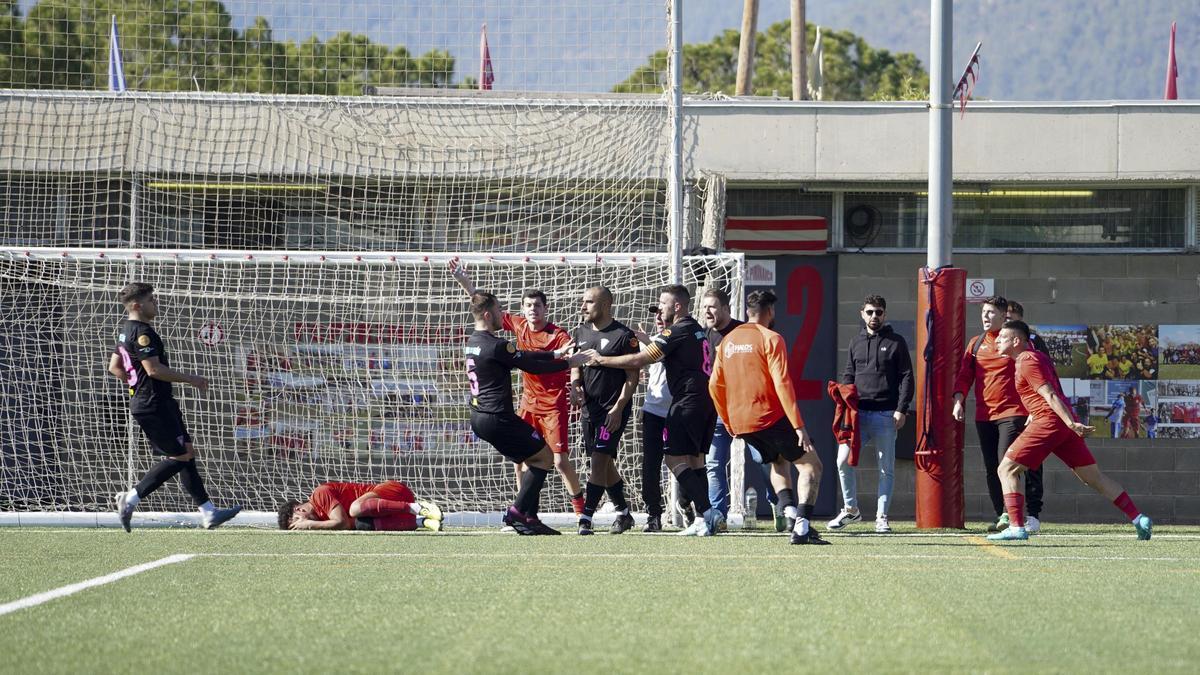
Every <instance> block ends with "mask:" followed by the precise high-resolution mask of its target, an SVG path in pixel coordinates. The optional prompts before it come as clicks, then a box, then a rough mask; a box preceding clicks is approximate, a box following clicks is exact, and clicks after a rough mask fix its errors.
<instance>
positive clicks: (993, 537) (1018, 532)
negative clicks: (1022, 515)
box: [988, 527, 1029, 541]
mask: <svg viewBox="0 0 1200 675" xmlns="http://www.w3.org/2000/svg"><path fill="white" fill-rule="evenodd" d="M1028 538H1029V531H1028V530H1026V529H1025V528H1023V527H1007V528H1005V529H1004V530H1002V531H1000V532H997V533H996V534H989V535H988V541H1025V540H1026V539H1028Z"/></svg>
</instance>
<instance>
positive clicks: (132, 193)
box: [125, 176, 138, 490]
mask: <svg viewBox="0 0 1200 675" xmlns="http://www.w3.org/2000/svg"><path fill="white" fill-rule="evenodd" d="M137 221H138V181H137V176H133V178H132V179H131V180H130V186H129V248H137V231H138V228H137ZM134 265H135V263H134V262H133V261H130V262H129V265H128V269H129V281H130V282H134V281H137V279H136V278H135V274H136V272H137V269H136V268H135V267H134ZM125 447H126V464H127V476H128V480H126V483H125V489H126V490H130V489H133V486H134V484H135V483H136V482H137V481H136V480H135V479H136V478H137V473H136V469H135V466H134V461H133V456H134V452H135V451H136V449H137V430H135V429H134V425H133V417H132V416H129V417H127V418H126V420H125Z"/></svg>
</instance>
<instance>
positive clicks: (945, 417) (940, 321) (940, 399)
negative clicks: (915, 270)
mask: <svg viewBox="0 0 1200 675" xmlns="http://www.w3.org/2000/svg"><path fill="white" fill-rule="evenodd" d="M919 274H920V280H919V287H918V289H917V364H916V375H917V406H916V407H917V448H916V457H915V460H916V461H915V464H916V467H917V527H919V528H939V527H950V528H962V527H964V526H965V525H966V520H965V517H964V513H963V512H964V503H963V458H962V454H963V453H962V449H963V425H962V423H960V422H955V421H954V418H953V417H952V415H951V411H952V410H953V407H954V406H953V402H954V379H955V378H956V377H957V376H958V363H959V358H960V357H961V356H962V349H963V339H964V336H965V333H966V306H965V301H966V282H967V271H966V270H961V269H955V268H953V267H943V268H941V269H938V270H930V269H928V268H922V269H921V271H920V273H919Z"/></svg>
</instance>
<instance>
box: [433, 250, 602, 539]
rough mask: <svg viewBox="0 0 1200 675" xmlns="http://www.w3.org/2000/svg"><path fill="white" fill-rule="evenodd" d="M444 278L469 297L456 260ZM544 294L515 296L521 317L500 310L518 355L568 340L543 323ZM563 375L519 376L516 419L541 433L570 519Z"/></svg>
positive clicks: (578, 505) (575, 495)
mask: <svg viewBox="0 0 1200 675" xmlns="http://www.w3.org/2000/svg"><path fill="white" fill-rule="evenodd" d="M449 267H450V274H451V275H452V276H453V277H454V280H455V281H457V282H458V284H459V285H460V286H462V288H463V290H464V291H466V292H467V296H468V297H469V296H471V295H474V293H475V290H476V289H475V284H474V283H473V282H472V281H471V277H470V275H468V274H467V268H466V264H465V263H463V262H462V261H461V260H459V259H458V258H455V259H453V260H451V261H450V263H449ZM547 310H548V307H547V303H546V294H545V293H543V292H542V291H540V290H537V289H532V288H531V289H528V290H526V291H525V293H524V294H523V295H522V297H521V312H522V314H509V313H508V312H502V313H501V317H500V323H501V325H502V326H503V328H504V330H507V331H510V332H512V333H513V334H514V335H516V336H517V349H520V350H521V351H526V352H531V351H547V352H550V351H555V350H560V351H561V350H563V349H564V348H566V347H567V346H568V345H569V344H570V342H571V337H570V336H569V335H568V334H567V332H566V331H564V330H563V329H561V328H559V327H558V326H556V325H554V324H553V323H550V322H549V321H548V320H547V318H546V317H547ZM567 375H568V374H567V372H566V371H562V372H553V373H544V374H534V373H522V375H521V406H520V408H519V409H518V411H517V416H518V417H520V418H521V419H523V420H525V421H526V422H527V423H529V425H530V426H532V427H533V428H534V429H537V430H538V432H539V433H541V434H542V438H544V439H546V443H547V444H548V445H549V446H550V451H551V452H553V453H554V468H555V469H558V473H559V474H560V475H561V476H562V479H563V485H564V486H565V487H566V489H567V494H568V495H569V496H570V497H571V508H572V509H573V510H574V511H575V515H576V516H578V515H579V514H581V513H583V501H584V500H583V488H582V487H580V485H579V474H577V473H576V472H575V465H574V464H572V463H571V456H570V453H571V445H570V443H569V442H568V437H567V428H568V424H567V419H568V416H569V415H570V403H569V400H568V398H567ZM514 469H515V470H516V474H517V487H518V488H520V487H521V485H520V477H521V471H522V467H521V466H520V465H517V466H515V467H514Z"/></svg>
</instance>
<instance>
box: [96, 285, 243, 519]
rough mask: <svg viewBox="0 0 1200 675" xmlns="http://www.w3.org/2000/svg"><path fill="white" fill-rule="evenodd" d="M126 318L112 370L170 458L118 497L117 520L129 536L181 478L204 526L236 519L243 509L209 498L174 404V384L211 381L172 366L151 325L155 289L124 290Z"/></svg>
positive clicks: (202, 388)
mask: <svg viewBox="0 0 1200 675" xmlns="http://www.w3.org/2000/svg"><path fill="white" fill-rule="evenodd" d="M119 299H120V301H121V304H122V305H124V306H125V311H126V313H127V318H126V319H125V320H124V321H122V322H121V325H120V326H119V327H118V329H117V333H118V334H117V344H116V347H114V348H113V353H112V356H110V357H109V360H108V372H109V373H111V374H112V376H113V377H115V378H117V379H118V380H120V381H121V382H123V383H125V385H126V386H128V387H129V412H130V414H131V415H133V419H134V420H135V421H137V423H138V426H139V427H141V429H142V433H144V434H145V435H146V438H147V439H149V440H150V447H152V448H153V449H154V451H155V452H157V453H158V454H160V455H164V456H165V459H163V460H162V461H160V462H159V463H158V464H156V465H154V467H153V468H151V469H150V470H149V471H147V472H146V475H145V476H143V477H142V480H141V481H140V482H139V483H138V484H137V485H136V486H135V487H134V488H133V489H132V490H130V491H128V492H118V493H117V496H116V502H117V517H118V518H120V519H121V526H122V527H124V528H125V531H126V532H129V531H130V530H131V528H132V522H133V510H134V509H135V508H136V507H137V505H138V503H139V502H141V500H142V499H144V498H146V497H149V496H150V495H151V494H152V493H153V492H154V491H155V490H157V489H158V488H159V487H161V486H162V484H163V483H165V482H167V481H168V480H170V479H171V477H172V476H174V475H175V474H179V482H180V483H182V484H183V489H184V490H185V491H187V493H188V495H190V496H191V498H192V502H193V503H194V504H195V505H196V508H197V509H198V510H199V511H200V516H201V524H202V525H203V526H204V528H205V529H209V530H211V529H212V528H214V527H217V526H218V525H220V524H221V523H224V522H225V521H227V520H229V519H230V518H233V517H234V516H236V515H237V514H238V512H239V511H241V510H242V507H240V506H234V507H232V508H228V509H218V508H217V507H215V506H213V503H212V501H210V500H209V498H208V491H207V490H205V488H204V480H203V479H202V478H200V471H199V470H198V469H197V468H196V448H195V446H194V445H193V444H192V435H191V434H189V433H188V430H187V427H186V426H184V423H183V413H182V412H181V411H180V409H179V402H178V401H176V400H175V394H174V391H173V389H172V385H171V383H172V382H182V383H185V384H190V385H192V386H193V387H195V388H196V389H197V390H198V391H199V392H200V393H201V394H203V393H204V392H206V391H208V380H206V379H204V378H203V377H200V376H199V375H188V374H186V373H182V372H180V371H178V370H175V369H173V368H171V366H170V365H169V360H168V359H167V350H166V346H165V345H163V341H162V338H161V337H159V335H158V332H157V331H155V330H154V327H153V326H152V325H151V323H152V322H153V321H154V319H155V318H157V317H158V310H159V306H158V298H157V297H155V295H154V287H153V286H151V285H150V284H147V283H141V282H135V283H132V284H129V285H128V286H126V287H125V288H123V289H121V294H120V296H119Z"/></svg>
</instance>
